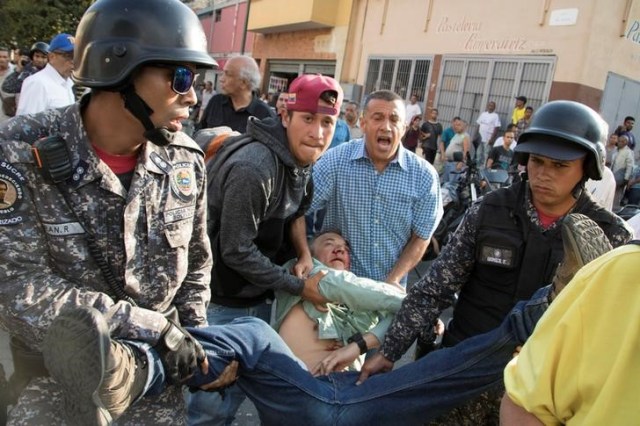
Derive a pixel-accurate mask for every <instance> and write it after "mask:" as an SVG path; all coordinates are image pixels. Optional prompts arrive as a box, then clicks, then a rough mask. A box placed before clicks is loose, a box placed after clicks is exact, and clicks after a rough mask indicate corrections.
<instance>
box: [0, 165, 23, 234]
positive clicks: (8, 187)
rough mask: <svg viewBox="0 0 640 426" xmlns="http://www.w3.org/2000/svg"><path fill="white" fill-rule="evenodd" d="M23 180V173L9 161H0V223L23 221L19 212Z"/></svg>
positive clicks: (14, 223)
mask: <svg viewBox="0 0 640 426" xmlns="http://www.w3.org/2000/svg"><path fill="white" fill-rule="evenodd" d="M25 182H26V179H25V177H24V175H23V174H22V173H21V172H20V171H19V170H18V169H16V168H15V167H14V166H13V165H12V164H11V163H7V162H6V161H1V162H0V225H16V224H18V223H21V222H22V221H23V218H22V216H21V215H20V213H19V212H20V205H21V204H22V200H23V198H24V183H25Z"/></svg>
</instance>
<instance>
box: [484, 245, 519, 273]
mask: <svg viewBox="0 0 640 426" xmlns="http://www.w3.org/2000/svg"><path fill="white" fill-rule="evenodd" d="M479 261H480V262H481V263H484V264H485V265H494V266H502V267H505V268H511V267H513V265H514V262H515V259H514V251H513V249H510V248H507V247H497V246H491V245H483V246H482V247H480V259H479Z"/></svg>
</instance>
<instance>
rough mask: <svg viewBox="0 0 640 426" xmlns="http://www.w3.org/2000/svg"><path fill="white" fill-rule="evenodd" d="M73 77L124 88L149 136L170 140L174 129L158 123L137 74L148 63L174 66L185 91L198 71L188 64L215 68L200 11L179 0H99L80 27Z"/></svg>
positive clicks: (175, 85) (179, 89)
mask: <svg viewBox="0 0 640 426" xmlns="http://www.w3.org/2000/svg"><path fill="white" fill-rule="evenodd" d="M75 51H76V55H75V58H74V59H75V69H74V72H73V76H72V77H73V80H74V81H75V82H76V83H77V84H79V85H81V86H85V87H89V88H92V89H94V90H96V89H98V90H108V91H116V92H120V93H121V94H122V96H123V98H124V100H125V108H127V109H128V110H129V111H130V112H131V113H132V114H133V115H134V116H135V117H136V118H137V119H138V120H140V122H141V123H142V124H143V125H144V127H145V129H146V132H145V136H146V137H147V138H148V139H149V140H150V141H151V142H153V143H156V144H158V145H166V144H167V143H170V142H171V141H172V139H173V132H170V131H169V130H167V129H166V128H155V127H154V125H153V123H152V121H151V118H150V117H151V114H152V113H153V110H151V108H150V107H149V106H148V105H147V104H146V102H145V101H144V100H143V99H142V98H141V97H140V96H139V95H138V94H137V93H136V92H135V87H134V85H133V76H134V75H135V72H136V70H138V69H139V68H140V67H142V66H144V65H152V66H162V67H168V68H171V69H172V70H173V74H172V85H171V87H172V89H173V90H174V91H175V92H176V93H178V94H180V95H185V94H187V93H189V91H190V90H191V88H192V86H193V83H194V80H195V77H196V76H195V74H194V72H193V70H192V69H191V68H190V67H188V66H185V64H189V65H193V66H196V67H201V68H214V67H216V66H217V63H216V61H215V60H214V59H213V58H212V57H211V56H210V55H209V54H208V53H207V39H206V36H205V33H204V31H203V29H202V26H201V24H200V21H199V20H198V17H197V16H196V14H195V13H194V12H193V11H192V10H191V9H190V8H189V7H187V6H186V5H184V4H183V3H182V2H181V1H179V0H136V1H131V0H98V1H97V2H95V3H94V4H93V5H91V6H90V7H89V8H88V9H87V11H86V12H85V13H84V15H83V16H82V19H81V20H80V23H79V24H78V30H77V33H76V49H75Z"/></svg>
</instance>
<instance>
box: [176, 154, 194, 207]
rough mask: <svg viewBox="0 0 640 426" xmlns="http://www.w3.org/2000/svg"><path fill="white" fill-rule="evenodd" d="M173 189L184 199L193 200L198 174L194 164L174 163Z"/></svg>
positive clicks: (177, 195)
mask: <svg viewBox="0 0 640 426" xmlns="http://www.w3.org/2000/svg"><path fill="white" fill-rule="evenodd" d="M171 190H172V191H173V193H174V195H175V196H176V197H178V198H179V199H180V200H182V201H191V200H192V199H193V197H194V196H195V192H196V174H195V171H194V170H193V164H192V163H188V162H183V163H178V164H174V165H173V170H172V173H171Z"/></svg>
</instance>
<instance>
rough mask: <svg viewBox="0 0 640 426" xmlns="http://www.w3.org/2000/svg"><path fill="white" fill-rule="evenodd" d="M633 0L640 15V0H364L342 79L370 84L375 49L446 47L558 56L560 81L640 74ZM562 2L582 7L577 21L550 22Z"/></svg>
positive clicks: (419, 51)
mask: <svg viewBox="0 0 640 426" xmlns="http://www.w3.org/2000/svg"><path fill="white" fill-rule="evenodd" d="M545 4H548V6H549V9H548V11H547V12H546V13H544V12H543V9H544V5H545ZM627 4H630V5H631V10H630V13H629V19H630V21H633V20H634V19H637V20H639V21H640V0H633V1H631V0H527V1H521V0H511V1H506V0H482V1H478V0H427V1H425V0H359V1H356V2H355V5H356V6H355V7H356V10H355V11H354V13H353V18H354V19H353V20H352V22H351V27H350V38H349V40H348V44H347V47H346V55H345V57H344V64H343V66H342V74H341V76H342V80H343V81H344V82H347V83H354V82H357V83H361V84H362V83H364V80H365V72H366V64H367V60H368V57H369V56H371V55H377V56H380V55H390V56H398V55H406V56H411V55H441V54H464V55H467V54H468V55H474V54H481V55H518V56H523V55H554V56H556V57H557V62H556V69H555V75H554V81H557V82H568V83H573V84H578V85H584V86H588V87H590V88H595V89H598V90H602V89H603V88H604V84H605V81H606V75H607V72H608V71H613V72H616V73H618V74H621V75H624V76H627V77H629V78H632V79H635V80H640V44H638V43H633V42H632V41H630V40H627V39H626V38H624V37H620V34H621V32H622V28H623V22H622V21H623V17H624V11H625V6H626V5H627ZM430 8H431V9H430ZM561 9H578V14H577V19H576V20H575V24H572V25H550V23H549V20H550V18H551V15H552V12H554V11H559V10H561ZM429 10H431V14H430V15H429ZM428 18H429V19H428ZM569 22H570V20H569ZM541 23H542V25H541ZM638 37H639V38H640V35H639V36H638Z"/></svg>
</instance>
